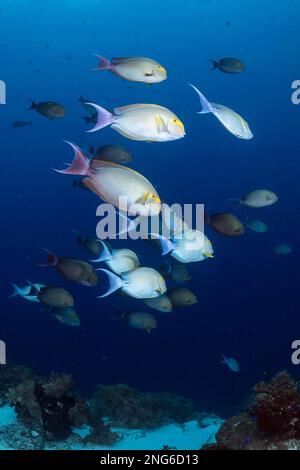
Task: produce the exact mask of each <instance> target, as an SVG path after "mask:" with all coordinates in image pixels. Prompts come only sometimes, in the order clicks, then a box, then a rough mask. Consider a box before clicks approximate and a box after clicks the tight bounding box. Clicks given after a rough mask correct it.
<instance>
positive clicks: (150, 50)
mask: <svg viewBox="0 0 300 470" xmlns="http://www.w3.org/2000/svg"><path fill="white" fill-rule="evenodd" d="M83 20H85V21H83ZM299 20H300V5H299V2H298V0H287V1H282V0H263V1H261V0H251V1H250V0H244V1H243V2H240V1H238V0H210V1H209V0H207V1H200V0H187V1H186V2H179V1H176V0H172V1H170V0H163V1H158V0H152V1H149V2H141V1H140V0H126V1H124V0H102V1H101V2H99V1H97V0H85V1H79V0H60V1H59V2H58V1H56V2H55V1H49V0H44V1H43V2H40V1H38V0H28V1H27V2H23V1H22V0H15V1H14V2H9V1H8V0H6V1H5V0H2V1H0V56H1V67H0V79H1V80H5V82H6V84H7V105H5V106H4V105H3V106H0V137H1V139H0V149H1V150H0V151H1V160H0V165H1V246H0V252H1V254H0V259H1V283H0V290H1V291H0V298H1V323H0V338H1V339H3V340H5V341H6V343H7V353H8V359H9V361H11V362H15V363H23V364H26V365H29V366H31V367H33V368H34V370H36V371H37V372H39V373H49V372H51V371H64V372H68V373H71V374H73V376H74V378H75V381H76V383H77V385H78V387H79V388H80V389H81V390H82V391H83V392H86V393H88V392H90V391H92V390H93V389H94V388H95V385H96V384H97V383H103V384H113V383H120V382H121V383H126V384H129V385H131V386H134V387H137V388H138V389H140V390H143V391H160V390H167V391H173V392H176V393H181V394H184V395H186V396H187V397H190V398H192V399H193V400H194V401H195V403H196V404H197V406H198V408H199V409H201V410H209V411H215V412H217V413H220V414H221V415H223V416H227V415H231V414H232V413H234V412H235V411H236V410H237V409H238V408H239V407H240V406H242V403H243V401H244V399H245V397H246V396H247V394H248V393H249V391H250V389H251V387H252V386H253V385H254V384H255V383H256V382H257V381H258V380H262V379H266V378H270V377H272V376H273V375H274V374H275V373H276V372H277V371H279V370H281V369H288V370H290V371H291V372H292V373H293V374H294V375H297V373H298V370H297V368H296V367H295V366H292V364H291V359H290V356H291V349H290V345H291V342H292V341H293V340H294V339H297V335H298V329H297V327H298V325H299V312H298V306H299V295H298V291H299V258H298V256H299V252H298V249H299V248H298V233H299V226H300V221H299V217H298V214H299V193H298V188H299V183H298V182H299V175H300V173H299V145H300V140H299V131H298V129H299V116H300V114H299V113H300V107H297V106H294V105H293V104H292V102H291V98H290V97H291V83H292V81H293V80H296V79H299V67H300V59H299V45H300V44H299V34H298V33H297V32H298V25H299ZM227 22H229V25H228V24H227ZM48 45H49V47H46V46H48ZM95 52H97V53H99V54H102V55H104V56H105V57H108V58H110V57H113V56H121V57H122V56H148V57H153V58H155V59H157V60H158V61H159V62H160V63H162V64H163V65H164V66H165V67H166V68H167V70H168V80H167V81H165V82H163V83H160V84H158V85H154V86H151V87H148V86H146V85H143V84H138V83H129V82H125V81H121V80H120V79H119V78H118V77H115V76H113V75H112V74H110V73H109V72H105V71H104V72H98V73H96V72H91V71H90V69H91V68H92V67H93V66H95V63H96V61H95V58H94V57H93V56H92V53H95ZM68 54H72V60H70V61H66V60H65V59H64V56H65V55H68ZM226 56H233V57H235V56H236V57H240V58H241V59H242V60H244V61H245V62H246V64H247V71H246V72H245V73H244V74H240V75H237V76H233V75H225V74H222V73H221V72H218V71H215V72H211V71H210V63H209V59H210V58H214V59H219V58H222V57H226ZM30 61H32V62H30ZM62 61H63V62H64V64H63V65H59V63H60V62H62ZM37 70H38V71H39V72H40V73H36V71H37ZM188 82H190V83H193V84H195V85H196V86H198V87H199V88H200V89H201V90H202V91H203V93H204V94H205V95H206V96H207V97H208V99H210V100H212V101H214V102H217V103H222V104H224V105H227V106H230V107H231V108H233V109H235V110H236V111H237V112H239V113H241V114H242V115H243V117H245V119H246V120H247V121H248V122H249V123H250V126H251V128H252V130H253V132H254V139H253V140H251V141H242V140H239V139H236V138H235V137H234V136H233V135H231V134H229V133H228V132H227V131H226V130H225V129H224V128H223V127H222V126H221V125H220V124H219V123H218V122H217V120H216V119H215V118H214V117H213V116H209V115H207V116H200V115H197V114H196V111H199V109H200V105H199V102H198V98H197V96H196V94H195V93H194V91H193V90H192V89H191V88H190V87H188V86H187V83H188ZM80 95H83V96H84V97H86V98H88V99H89V100H92V101H94V102H96V103H98V104H101V106H103V107H106V108H109V109H111V108H113V107H114V106H121V105H124V104H129V103H137V102H148V103H156V104H161V105H163V106H166V107H168V108H170V109H172V110H173V111H174V112H175V113H176V114H177V115H178V116H179V117H180V118H181V119H182V121H183V122H184V124H185V127H186V131H187V136H186V137H185V138H184V139H182V140H178V141H175V142H169V143H163V144H147V143H142V142H133V141H129V140H126V139H124V138H123V137H121V136H120V135H119V134H117V133H116V132H114V131H113V130H112V129H109V128H107V129H104V130H102V131H100V132H97V133H95V134H93V135H91V134H87V133H85V130H86V129H87V127H86V124H85V122H84V119H83V117H84V116H85V115H86V112H85V110H84V109H83V108H82V107H81V106H80V104H79V103H78V102H77V100H78V98H79V96H80ZM29 99H33V100H35V101H45V100H54V101H58V102H61V103H62V104H64V105H65V107H66V108H67V109H68V115H67V117H66V118H65V119H62V120H57V121H55V120H53V121H48V120H47V119H45V118H43V117H41V116H40V115H38V114H36V113H34V112H29V111H26V108H27V107H28V106H29V104H30V102H29ZM24 119H25V120H26V119H31V120H32V122H33V123H32V126H30V127H25V128H22V129H14V128H12V127H11V123H12V122H13V121H16V120H24ZM64 139H66V140H71V141H74V142H76V143H77V144H78V145H79V146H81V147H82V148H88V146H89V145H90V144H93V145H97V146H98V145H103V144H108V143H109V144H122V145H124V146H125V147H126V148H128V149H129V150H130V151H131V152H132V155H133V163H132V167H133V168H134V169H136V170H137V171H139V172H141V173H142V174H144V175H145V176H146V177H147V178H148V179H149V180H150V181H151V182H152V183H153V184H154V185H155V186H156V187H157V190H158V191H159V194H160V196H161V197H162V199H163V200H165V201H168V202H169V203H173V202H179V203H204V204H205V205H206V208H207V210H208V211H212V212H222V211H230V210H231V206H230V205H229V204H228V202H226V200H227V199H228V198H234V197H239V196H240V195H242V194H244V193H246V192H248V191H251V190H253V189H257V188H268V189H270V190H273V191H275V192H276V193H277V194H278V195H279V197H280V199H279V202H278V203H277V204H276V205H274V206H272V207H269V208H266V209H260V210H254V209H246V208H242V209H239V210H238V211H237V212H236V214H237V215H238V216H239V217H240V218H241V220H243V221H246V219H247V217H249V218H250V219H261V220H263V221H264V222H265V223H266V224H267V225H268V226H269V227H270V230H269V231H268V232H267V233H266V234H257V233H254V232H251V231H247V233H246V234H245V235H244V236H243V237H241V238H239V239H229V238H225V237H222V236H219V235H217V234H215V233H213V232H212V231H211V230H210V229H207V235H208V236H209V237H210V239H211V240H212V242H213V245H214V250H215V258H214V260H208V261H206V262H203V263H197V264H193V265H190V266H189V269H190V271H191V274H192V276H193V279H192V281H190V283H189V284H188V285H187V287H188V288H190V289H191V290H194V291H195V293H196V294H197V296H198V298H199V303H198V305H196V306H194V307H191V308H189V309H184V310H178V311H176V312H175V313H174V314H171V315H170V316H167V315H164V314H157V315H156V314H155V312H154V311H153V313H154V315H156V316H157V318H158V321H159V324H158V328H157V330H155V331H154V332H153V333H152V334H151V335H147V334H146V333H145V334H144V333H143V332H141V331H137V330H134V329H130V328H129V327H128V326H127V325H126V324H124V323H123V322H122V321H112V320H111V317H112V316H115V313H116V312H115V310H114V309H113V308H112V303H117V304H118V305H120V306H121V307H122V308H123V307H124V308H137V309H140V308H141V307H140V304H138V303H134V302H131V303H130V302H129V301H127V300H126V301H125V300H123V299H122V298H120V297H118V296H114V297H109V298H107V299H103V300H99V299H97V298H96V295H97V294H98V292H100V286H99V287H98V288H89V289H88V288H84V287H80V286H77V285H75V284H71V283H68V282H66V281H64V280H63V279H62V278H60V277H59V275H58V273H57V272H55V270H53V269H52V268H42V267H39V266H38V264H39V263H41V262H42V261H43V260H44V253H43V252H42V248H44V247H46V248H49V249H51V250H52V251H54V252H55V253H56V254H58V255H64V256H75V257H79V258H80V257H86V253H85V251H84V250H83V249H82V248H81V247H78V246H76V243H75V241H74V237H73V235H72V234H71V233H70V231H69V229H71V228H74V229H77V230H78V231H79V232H80V233H82V234H83V235H86V236H94V235H95V228H96V223H97V221H98V220H97V217H96V215H95V214H96V208H97V205H98V203H99V201H98V199H97V198H96V197H95V196H94V195H92V194H90V193H88V192H86V191H81V190H76V189H73V188H72V182H71V180H72V177H67V176H62V175H58V174H56V173H54V172H53V171H52V170H51V169H52V168H61V167H62V163H63V162H66V161H70V160H71V158H72V151H71V149H70V148H69V147H68V146H67V145H66V144H65V143H63V140H64ZM278 243H287V244H289V245H291V246H292V248H293V253H292V254H291V255H289V256H281V257H280V256H276V255H275V254H274V253H273V248H274V246H275V245H276V244H278ZM114 246H116V247H122V246H124V243H122V242H116V243H115V245H114ZM128 246H130V247H131V248H132V243H129V244H128ZM133 247H134V249H135V250H136V251H137V253H138V254H139V256H140V257H141V259H142V262H143V264H145V265H147V264H148V265H151V266H153V267H156V266H159V265H160V263H161V261H162V258H161V255H160V253H159V252H158V251H155V250H153V248H151V247H149V246H147V245H146V244H144V243H143V242H142V241H137V242H136V243H135V244H134V245H133ZM26 279H30V280H32V281H36V282H43V283H46V284H54V285H60V286H63V287H65V288H67V289H68V290H70V292H72V294H73V295H74V297H75V299H76V309H77V310H78V312H79V313H80V315H81V322H82V325H81V327H80V328H71V327H67V326H64V325H62V324H60V323H58V322H57V321H55V319H53V318H52V317H51V316H50V315H49V314H48V313H47V312H43V311H41V310H40V308H39V306H38V305H36V304H31V303H27V302H26V301H23V300H22V299H9V295H10V293H11V287H10V285H9V283H10V282H16V283H17V284H20V285H22V283H23V282H24V281H25V280H26ZM101 282H102V278H101ZM104 283H105V279H103V286H101V289H102V290H101V292H103V288H104ZM221 352H223V353H224V354H226V355H229V356H231V357H234V358H236V359H237V360H238V361H239V363H240V366H241V370H240V373H238V374H234V373H232V372H230V371H229V370H228V369H227V368H226V367H225V366H224V365H223V364H221V363H220V358H221Z"/></svg>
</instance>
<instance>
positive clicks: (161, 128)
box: [155, 114, 167, 133]
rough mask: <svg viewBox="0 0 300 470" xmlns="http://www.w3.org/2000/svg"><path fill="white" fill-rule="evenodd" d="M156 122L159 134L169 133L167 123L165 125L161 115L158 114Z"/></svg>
mask: <svg viewBox="0 0 300 470" xmlns="http://www.w3.org/2000/svg"><path fill="white" fill-rule="evenodd" d="M155 121H156V125H157V132H158V133H161V132H166V131H167V126H166V123H165V121H164V120H163V118H162V117H161V115H160V114H158V115H157V116H155Z"/></svg>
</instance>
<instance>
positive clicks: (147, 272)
mask: <svg viewBox="0 0 300 470" xmlns="http://www.w3.org/2000/svg"><path fill="white" fill-rule="evenodd" d="M97 271H103V272H104V273H106V274H107V276H108V279H109V284H110V286H109V289H108V291H107V292H106V293H105V294H103V295H100V296H99V298H102V297H107V296H108V295H110V294H112V293H113V292H115V291H117V290H118V289H121V290H122V292H124V293H125V294H127V295H129V296H130V297H134V298H135V299H153V298H155V297H159V296H160V295H162V294H164V293H165V292H166V290H167V286H166V283H165V280H164V278H163V277H162V275H161V274H160V273H159V272H158V271H156V270H155V269H153V268H137V269H135V270H134V271H130V272H129V273H123V274H121V276H117V275H116V274H114V273H112V272H111V271H108V270H107V269H98V270H97Z"/></svg>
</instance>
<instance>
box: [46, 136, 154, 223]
mask: <svg viewBox="0 0 300 470" xmlns="http://www.w3.org/2000/svg"><path fill="white" fill-rule="evenodd" d="M67 143H69V144H70V145H71V147H72V148H73V150H74V152H75V157H74V160H73V162H72V163H71V165H70V166H69V167H68V168H66V169H65V170H55V171H57V172H58V173H62V174H69V175H78V176H85V177H86V178H84V179H83V183H84V184H85V186H86V187H87V188H88V189H90V190H91V191H92V192H94V193H95V194H97V195H98V196H99V197H100V198H101V199H103V201H106V202H108V203H110V204H113V205H114V206H115V207H117V208H118V209H119V210H120V211H124V212H128V214H129V215H137V214H139V215H143V216H149V215H157V214H159V212H160V209H161V201H160V198H159V196H158V194H157V192H156V189H155V188H154V186H152V184H151V183H150V182H149V181H148V180H147V179H146V178H145V177H144V176H143V175H141V174H140V173H137V172H136V171H134V170H132V169H130V168H128V167H125V166H122V165H118V164H117V163H112V162H105V161H100V160H97V167H95V166H94V165H91V164H90V161H89V159H88V157H87V156H85V155H84V153H83V152H82V151H81V150H80V149H79V147H77V146H76V145H75V144H72V143H71V142H67Z"/></svg>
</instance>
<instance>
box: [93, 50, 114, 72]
mask: <svg viewBox="0 0 300 470" xmlns="http://www.w3.org/2000/svg"><path fill="white" fill-rule="evenodd" d="M94 55H95V56H96V57H97V58H98V60H99V64H98V66H97V67H95V68H93V69H92V70H93V71H96V70H110V69H111V67H112V64H111V61H110V60H108V59H105V57H103V56H101V55H98V54H94Z"/></svg>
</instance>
